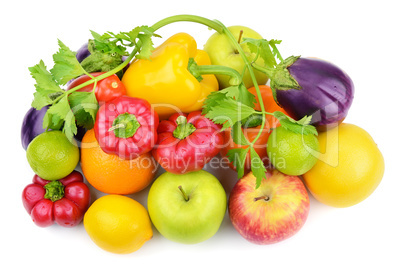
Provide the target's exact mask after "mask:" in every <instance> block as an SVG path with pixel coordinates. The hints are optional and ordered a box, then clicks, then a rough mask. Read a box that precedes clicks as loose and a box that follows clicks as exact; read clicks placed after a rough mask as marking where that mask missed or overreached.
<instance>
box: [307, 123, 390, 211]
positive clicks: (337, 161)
mask: <svg viewBox="0 0 402 268" xmlns="http://www.w3.org/2000/svg"><path fill="white" fill-rule="evenodd" d="M318 141H319V143H320V152H321V154H320V156H319V160H318V162H317V164H316V165H315V166H314V167H313V168H312V169H311V170H310V171H308V172H307V173H306V174H304V175H303V178H304V181H305V182H306V186H307V188H308V189H309V190H310V192H311V194H312V195H313V196H314V197H315V198H316V199H317V200H318V201H320V202H322V203H324V204H327V205H329V206H333V207H349V206H353V205H355V204H357V203H359V202H361V201H363V200H364V199H366V198H367V197H368V196H369V195H371V194H372V193H373V192H374V190H375V189H376V188H377V186H378V185H379V183H380V181H381V179H382V176H383V174H384V158H383V156H382V154H381V152H380V150H379V149H378V147H377V145H376V143H375V142H374V140H373V138H372V137H371V136H370V134H368V133H367V132H366V131H365V130H364V129H362V128H360V127H358V126H356V125H352V124H347V123H342V124H340V125H339V126H338V127H336V128H334V129H331V130H329V131H327V132H322V133H320V134H319V135H318Z"/></svg>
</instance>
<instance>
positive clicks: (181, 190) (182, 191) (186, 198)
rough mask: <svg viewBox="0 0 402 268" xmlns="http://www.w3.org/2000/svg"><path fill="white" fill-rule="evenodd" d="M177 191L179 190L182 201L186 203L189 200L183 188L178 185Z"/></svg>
mask: <svg viewBox="0 0 402 268" xmlns="http://www.w3.org/2000/svg"><path fill="white" fill-rule="evenodd" d="M179 190H180V192H181V194H182V195H183V197H184V200H186V201H188V200H189V198H188V195H187V194H186V193H185V192H184V190H183V187H181V185H179Z"/></svg>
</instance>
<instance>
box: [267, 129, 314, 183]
mask: <svg viewBox="0 0 402 268" xmlns="http://www.w3.org/2000/svg"><path fill="white" fill-rule="evenodd" d="M318 151H319V143H318V139H317V137H316V136H315V135H314V134H303V135H302V134H300V133H295V132H293V131H290V130H287V129H286V128H284V127H283V126H279V127H277V128H275V129H274V130H273V131H272V133H271V135H270V136H269V139H268V146H267V153H268V158H269V160H270V161H271V164H272V165H273V166H274V167H275V168H276V169H277V170H279V171H280V172H282V173H285V174H287V175H293V176H298V175H302V174H304V173H306V172H307V171H309V170H310V169H311V168H312V167H313V166H314V165H315V163H317V160H318V159H317V155H316V153H317V152H318Z"/></svg>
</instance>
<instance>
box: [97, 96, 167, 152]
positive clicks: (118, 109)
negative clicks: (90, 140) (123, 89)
mask: <svg viewBox="0 0 402 268" xmlns="http://www.w3.org/2000/svg"><path fill="white" fill-rule="evenodd" d="M158 123H159V118H158V114H157V113H155V112H154V110H153V109H152V108H151V105H150V104H149V103H148V102H147V101H146V100H144V99H139V98H133V97H128V96H120V97H118V98H116V99H114V100H112V101H110V102H107V103H105V104H104V105H102V106H101V107H100V108H99V111H98V114H97V116H96V121H95V126H94V130H95V136H96V139H97V141H98V142H99V145H100V147H101V148H102V150H103V151H104V152H105V153H108V154H115V155H117V156H119V157H120V158H122V159H126V160H130V159H134V158H136V157H138V156H139V155H141V154H144V153H147V152H149V151H151V150H152V148H153V146H154V145H155V143H156V141H157V137H158V136H157V132H156V129H157V127H158Z"/></svg>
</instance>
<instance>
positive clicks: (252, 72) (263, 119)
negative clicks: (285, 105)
mask: <svg viewBox="0 0 402 268" xmlns="http://www.w3.org/2000/svg"><path fill="white" fill-rule="evenodd" d="M222 26H223V33H224V34H226V36H227V37H228V38H229V39H230V41H231V42H232V43H233V45H234V46H235V48H236V49H237V51H238V52H239V54H240V56H241V57H242V59H243V61H244V64H245V65H246V68H247V69H248V71H249V73H250V76H251V80H252V82H253V85H254V87H255V89H256V92H257V98H258V101H259V103H260V108H261V112H262V113H265V107H264V102H263V100H262V95H261V91H260V88H259V87H258V82H257V79H256V77H255V75H254V71H253V67H252V66H251V64H250V62H249V61H248V59H247V56H246V54H245V53H244V51H243V49H242V47H241V46H240V44H239V43H238V42H237V40H236V38H235V37H234V36H233V34H232V33H231V32H230V31H229V29H228V28H226V27H225V26H224V25H222ZM265 120H266V119H265V116H263V117H262V122H261V128H260V130H259V132H258V134H257V136H256V137H255V138H254V140H253V141H252V142H251V144H255V143H256V142H257V140H258V139H259V138H260V136H261V134H262V132H263V130H264V125H265Z"/></svg>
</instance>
